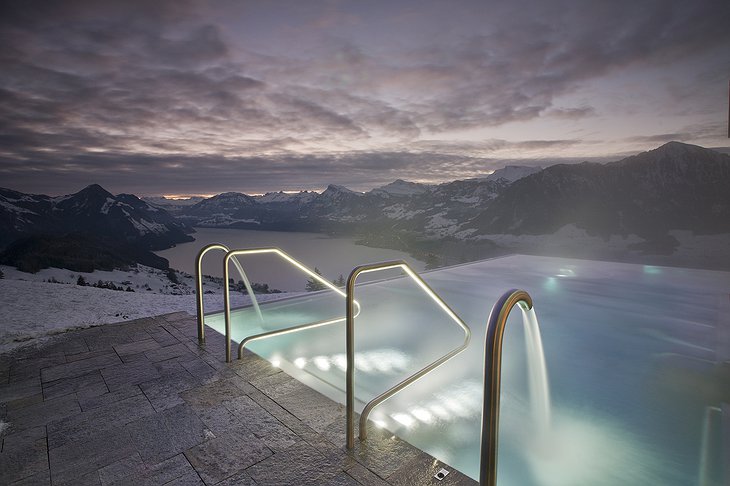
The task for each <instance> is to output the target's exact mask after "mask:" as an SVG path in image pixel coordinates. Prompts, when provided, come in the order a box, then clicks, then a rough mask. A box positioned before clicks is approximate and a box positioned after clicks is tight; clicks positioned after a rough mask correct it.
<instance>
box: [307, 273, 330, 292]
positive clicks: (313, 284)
mask: <svg viewBox="0 0 730 486" xmlns="http://www.w3.org/2000/svg"><path fill="white" fill-rule="evenodd" d="M314 273H316V274H317V275H320V276H321V275H322V272H320V271H319V268H317V267H314ZM326 288H327V286H326V285H325V284H323V283H322V282H320V281H319V280H317V279H315V278H314V277H309V278H308V279H307V284H306V285H305V286H304V289H305V290H306V291H307V292H316V291H317V290H324V289H326Z"/></svg>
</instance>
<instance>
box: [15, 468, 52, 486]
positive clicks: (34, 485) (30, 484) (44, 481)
mask: <svg viewBox="0 0 730 486" xmlns="http://www.w3.org/2000/svg"><path fill="white" fill-rule="evenodd" d="M13 486H51V471H50V470H48V469H46V470H45V471H40V472H37V473H35V474H33V475H32V476H28V477H27V478H24V479H21V480H20V481H16V482H14V483H13Z"/></svg>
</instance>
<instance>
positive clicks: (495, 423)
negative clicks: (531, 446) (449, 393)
mask: <svg viewBox="0 0 730 486" xmlns="http://www.w3.org/2000/svg"><path fill="white" fill-rule="evenodd" d="M515 305H519V306H520V309H522V312H526V311H528V310H530V309H532V297H530V294H528V293H527V292H525V291H524V290H518V289H512V290H508V291H507V292H505V293H504V294H503V295H502V297H500V298H499V300H498V301H497V302H496V303H495V304H494V307H492V311H491V312H490V313H489V319H488V321H487V334H486V337H485V341H484V402H483V407H482V432H481V449H480V457H479V484H480V485H481V486H494V485H495V484H496V481H497V442H498V435H499V393H500V384H501V380H502V377H501V370H502V341H503V338H504V328H505V326H506V324H507V317H509V314H510V312H511V311H512V308H513V307H514V306H515ZM485 456H486V460H485Z"/></svg>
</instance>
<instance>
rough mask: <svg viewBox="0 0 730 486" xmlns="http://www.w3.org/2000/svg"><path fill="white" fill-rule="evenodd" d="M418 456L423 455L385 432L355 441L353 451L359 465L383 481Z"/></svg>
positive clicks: (375, 433) (380, 431)
mask: <svg viewBox="0 0 730 486" xmlns="http://www.w3.org/2000/svg"><path fill="white" fill-rule="evenodd" d="M419 454H423V453H422V452H421V451H420V450H418V449H416V448H415V447H413V446H412V445H410V444H408V443H407V442H405V441H402V440H401V439H399V438H398V437H396V436H394V435H392V434H391V433H389V432H387V431H385V430H372V431H369V432H368V440H366V441H364V442H360V441H355V450H354V451H353V456H354V457H355V459H356V460H357V461H358V462H359V463H361V464H362V465H363V466H365V467H367V468H368V469H370V470H371V471H375V472H377V474H378V476H380V477H382V478H384V479H387V478H388V477H389V476H390V475H391V474H393V473H394V472H395V471H397V470H398V469H399V468H401V467H402V466H403V465H404V464H406V463H408V462H409V461H411V460H412V459H413V458H415V457H416V456H418V455H419ZM429 481H430V480H429Z"/></svg>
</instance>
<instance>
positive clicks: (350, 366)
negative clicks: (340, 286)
mask: <svg viewBox="0 0 730 486" xmlns="http://www.w3.org/2000/svg"><path fill="white" fill-rule="evenodd" d="M391 268H401V269H402V270H403V271H404V272H405V273H406V274H407V275H408V276H409V277H411V278H412V279H413V280H414V281H415V282H416V283H417V284H418V285H419V287H421V289H422V290H423V291H424V292H426V294H427V295H428V296H429V297H431V298H432V299H433V300H434V301H435V302H436V303H437V304H438V305H439V306H440V307H441V308H442V309H443V310H444V311H445V312H446V313H447V314H448V315H449V317H451V318H452V319H453V320H454V321H455V322H456V323H457V324H458V325H459V326H460V327H461V328H462V330H463V331H464V335H465V337H464V342H463V343H462V344H461V345H460V346H459V347H457V348H455V349H453V350H451V351H450V352H449V353H447V354H445V355H444V356H442V357H441V358H439V359H437V360H436V361H434V362H432V363H430V364H429V365H427V366H426V367H424V368H422V369H421V370H419V371H417V372H416V373H414V374H412V375H411V376H409V377H408V378H406V379H405V380H403V381H401V382H400V383H398V384H397V385H394V386H393V387H391V388H389V389H388V390H386V391H385V392H383V393H381V394H380V395H378V396H377V397H375V398H373V399H372V400H370V402H368V403H367V404H366V405H365V408H363V411H362V413H361V414H360V440H361V441H362V440H365V439H367V428H366V426H367V420H368V415H370V412H371V411H372V409H373V408H375V407H376V406H378V405H379V404H380V403H382V402H384V401H385V400H387V399H388V398H390V397H392V396H393V395H395V394H396V393H398V392H399V391H401V390H402V389H404V388H405V387H407V386H408V385H410V384H411V383H413V382H415V381H416V380H418V379H419V378H421V377H422V376H424V375H425V374H427V373H429V372H431V371H433V370H434V369H436V368H438V367H439V366H441V365H442V364H444V363H445V362H446V361H448V360H450V359H451V358H453V357H454V356H456V355H457V354H459V353H461V352H462V351H463V350H465V349H466V347H467V346H468V345H469V341H470V340H471V329H469V326H467V325H466V323H464V321H462V320H461V318H460V317H459V316H457V315H456V313H455V312H454V311H453V310H452V309H451V307H449V306H448V305H447V304H446V302H444V301H443V300H442V299H441V297H439V296H438V294H436V292H434V291H433V289H432V288H431V287H429V285H428V284H427V283H426V282H425V281H424V280H423V279H422V278H421V277H419V276H418V274H417V273H416V272H414V271H413V269H411V267H410V266H409V265H408V264H407V263H406V262H404V261H403V260H396V261H389V262H382V263H372V264H368V265H360V266H358V267H355V269H354V270H353V271H352V273H350V276H349V277H348V278H347V308H346V314H345V317H346V320H347V330H346V340H347V343H346V350H347V377H346V402H345V406H346V420H347V425H346V438H347V448H348V449H352V448H354V447H355V430H354V429H355V424H354V421H353V417H354V405H355V317H356V315H355V313H354V306H353V303H354V302H355V281H356V280H357V277H358V276H359V275H360V274H363V273H369V272H375V271H380V270H387V269H391Z"/></svg>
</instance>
